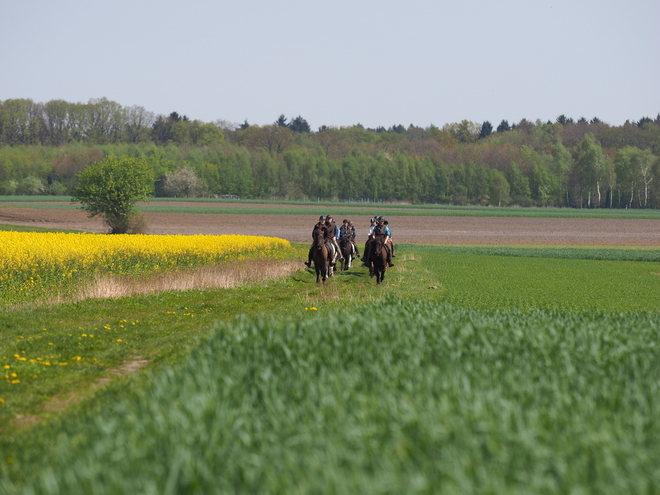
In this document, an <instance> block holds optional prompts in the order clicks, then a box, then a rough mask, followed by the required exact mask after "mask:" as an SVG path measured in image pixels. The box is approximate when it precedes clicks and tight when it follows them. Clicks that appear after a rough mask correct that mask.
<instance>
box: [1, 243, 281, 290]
mask: <svg viewBox="0 0 660 495" xmlns="http://www.w3.org/2000/svg"><path fill="white" fill-rule="evenodd" d="M288 248H290V243H289V242H288V241H286V240H283V239H277V238H274V237H262V236H244V235H220V236H213V235H193V236H181V235H99V234H65V233H35V232H0V297H1V298H2V299H4V300H5V301H7V300H10V299H16V296H20V295H21V293H23V294H24V295H27V293H32V296H36V295H38V294H37V293H40V292H42V291H47V292H51V293H52V292H53V291H61V290H62V289H63V288H64V287H66V286H68V285H70V282H68V281H72V280H79V279H83V278H85V277H86V276H90V275H93V274H95V273H113V274H139V273H148V272H153V271H160V270H167V269H171V268H181V267H188V266H189V267H193V266H199V265H208V264H213V263H219V262H223V261H226V260H229V259H240V258H244V257H251V256H277V254H278V253H282V252H285V251H287V249H288ZM19 299H21V298H20V297H19Z"/></svg>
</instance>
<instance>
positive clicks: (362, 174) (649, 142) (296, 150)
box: [0, 98, 660, 208]
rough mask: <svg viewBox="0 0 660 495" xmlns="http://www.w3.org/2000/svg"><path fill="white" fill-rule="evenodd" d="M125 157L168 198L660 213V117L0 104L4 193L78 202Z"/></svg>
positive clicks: (27, 102) (107, 103)
mask: <svg viewBox="0 0 660 495" xmlns="http://www.w3.org/2000/svg"><path fill="white" fill-rule="evenodd" d="M124 155H127V156H132V157H135V158H145V159H146V160H147V162H148V163H149V164H150V166H151V167H152V169H153V172H154V177H156V180H155V182H154V192H155V194H156V195H158V196H188V197H193V196H211V197H212V196H224V195H231V196H238V197H242V198H264V199H342V200H361V199H368V200H375V201H405V202H419V203H447V204H459V205H462V204H482V205H496V206H497V205H500V206H504V205H522V206H560V207H577V208H582V207H584V208H595V207H606V208H657V207H660V177H659V176H660V159H659V157H660V115H658V117H656V118H655V119H651V118H649V117H642V118H641V119H639V120H638V121H627V122H626V123H624V124H623V125H621V126H612V125H609V124H607V123H604V122H602V121H601V120H600V119H598V118H596V117H594V118H592V119H589V120H587V119H586V118H579V119H577V120H573V119H572V118H569V117H566V116H565V115H560V116H559V117H557V118H556V120H555V121H554V122H550V121H548V122H541V121H539V120H537V121H535V122H531V121H528V120H526V119H522V120H521V121H520V122H517V123H511V124H509V122H508V121H507V120H502V121H501V122H500V123H499V125H497V126H494V125H493V124H491V123H490V122H483V123H475V122H471V121H467V120H463V121H461V122H458V123H450V124H445V125H444V126H443V127H436V126H434V125H430V126H428V127H425V128H422V127H417V126H414V125H412V124H411V125H409V126H407V127H406V126H403V125H401V124H397V125H392V126H389V127H384V126H380V127H377V128H373V129H371V128H365V127H364V126H362V125H360V124H356V125H353V126H347V127H329V126H321V127H319V129H318V130H317V131H313V130H312V129H311V128H310V126H309V124H308V123H307V121H306V120H305V119H304V118H303V117H302V116H298V117H295V118H292V119H290V120H289V119H288V118H287V117H285V116H284V115H280V116H279V117H278V118H277V119H275V120H274V122H273V123H272V124H268V125H263V126H258V125H250V124H249V123H248V122H247V120H246V121H245V122H243V124H232V123H229V122H226V121H221V120H219V121H216V122H213V123H205V122H201V121H198V120H191V119H189V118H188V117H186V116H185V115H180V114H179V113H177V112H172V113H171V114H169V115H167V116H164V115H154V114H153V113H150V112H148V111H146V110H145V109H143V108H142V107H135V106H134V107H122V106H121V105H119V104H117V103H115V102H112V101H109V100H107V99H105V98H101V99H97V100H90V102H88V103H68V102H64V101H62V100H54V101H50V102H47V103H45V104H41V103H35V102H32V101H31V100H5V101H0V194H5V195H7V194H62V195H64V194H70V192H71V191H72V188H73V187H74V185H75V181H76V177H77V174H78V173H79V172H80V171H81V170H83V169H84V168H85V167H86V166H88V165H90V164H92V163H96V162H98V161H100V160H102V159H103V158H105V157H108V156H124Z"/></svg>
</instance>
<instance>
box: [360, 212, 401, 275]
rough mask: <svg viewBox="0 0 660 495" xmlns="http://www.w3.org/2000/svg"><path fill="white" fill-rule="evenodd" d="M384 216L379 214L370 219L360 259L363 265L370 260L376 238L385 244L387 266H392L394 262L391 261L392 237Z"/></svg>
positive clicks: (367, 263)
mask: <svg viewBox="0 0 660 495" xmlns="http://www.w3.org/2000/svg"><path fill="white" fill-rule="evenodd" d="M385 222H386V220H385V218H384V217H381V216H376V217H374V218H372V219H371V227H370V228H369V238H368V239H367V242H366V244H365V245H364V256H363V257H362V261H363V262H364V265H365V266H369V263H370V261H371V259H370V258H371V254H372V253H371V251H372V250H373V246H374V244H375V242H376V240H379V241H381V242H382V244H383V245H384V246H385V250H386V251H387V266H389V267H392V266H394V263H392V251H393V250H392V239H391V231H390V228H389V227H388V226H387V225H385Z"/></svg>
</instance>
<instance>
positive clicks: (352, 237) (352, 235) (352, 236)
mask: <svg viewBox="0 0 660 495" xmlns="http://www.w3.org/2000/svg"><path fill="white" fill-rule="evenodd" d="M355 236H356V234H355V227H353V222H351V221H350V220H349V221H348V238H349V239H350V241H351V244H353V249H355V258H357V257H359V256H360V250H359V249H358V247H357V243H356V242H355ZM355 258H354V259H355Z"/></svg>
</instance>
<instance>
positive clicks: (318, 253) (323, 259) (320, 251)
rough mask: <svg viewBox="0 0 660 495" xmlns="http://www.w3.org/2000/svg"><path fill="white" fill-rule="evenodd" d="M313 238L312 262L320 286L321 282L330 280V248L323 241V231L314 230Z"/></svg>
mask: <svg viewBox="0 0 660 495" xmlns="http://www.w3.org/2000/svg"><path fill="white" fill-rule="evenodd" d="M312 238H313V239H314V241H313V243H312V260H313V261H314V270H316V283H317V284H318V283H319V282H321V280H323V283H325V281H326V280H327V278H328V269H329V267H330V260H329V259H328V248H327V247H326V245H325V242H324V239H323V230H321V229H316V230H314V232H313V234H312Z"/></svg>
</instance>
